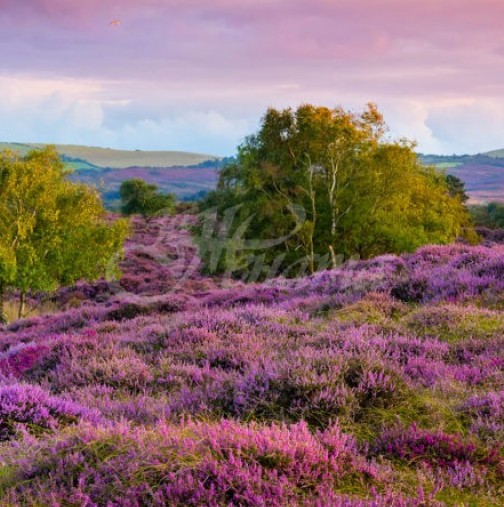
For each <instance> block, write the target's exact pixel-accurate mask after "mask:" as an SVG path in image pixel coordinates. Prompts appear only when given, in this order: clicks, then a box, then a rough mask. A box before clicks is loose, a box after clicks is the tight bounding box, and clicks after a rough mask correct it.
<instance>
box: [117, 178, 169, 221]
mask: <svg viewBox="0 0 504 507" xmlns="http://www.w3.org/2000/svg"><path fill="white" fill-rule="evenodd" d="M119 194H120V196H121V212H122V213H123V214H125V215H133V214H140V215H142V216H143V217H144V218H152V217H155V216H160V215H170V214H172V213H173V212H174V210H175V196H174V195H173V194H163V193H162V192H160V191H159V190H158V188H157V186H156V185H153V184H150V183H147V182H145V181H143V180H140V179H132V180H126V181H123V182H122V183H121V188H120V190H119Z"/></svg>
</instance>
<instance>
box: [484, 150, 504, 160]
mask: <svg viewBox="0 0 504 507" xmlns="http://www.w3.org/2000/svg"><path fill="white" fill-rule="evenodd" d="M484 155H487V156H488V157H492V158H504V148H503V149H502V150H493V151H488V152H487V153H485V154H484Z"/></svg>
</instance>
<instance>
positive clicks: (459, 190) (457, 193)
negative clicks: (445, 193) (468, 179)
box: [446, 174, 469, 202]
mask: <svg viewBox="0 0 504 507" xmlns="http://www.w3.org/2000/svg"><path fill="white" fill-rule="evenodd" d="M446 183H447V185H448V190H449V192H450V195H451V196H452V197H459V198H460V200H461V201H462V202H466V201H468V200H469V196H468V195H467V194H466V189H465V183H464V182H463V181H462V180H461V179H460V178H457V176H453V174H447V175H446Z"/></svg>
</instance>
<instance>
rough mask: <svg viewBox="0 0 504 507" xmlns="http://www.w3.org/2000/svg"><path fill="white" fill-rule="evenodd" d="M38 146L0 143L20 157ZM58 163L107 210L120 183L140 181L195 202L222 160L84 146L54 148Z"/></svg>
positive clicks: (208, 187) (115, 200)
mask: <svg viewBox="0 0 504 507" xmlns="http://www.w3.org/2000/svg"><path fill="white" fill-rule="evenodd" d="M42 146H44V145H42V144H29V143H0V150H2V149H10V150H12V151H17V152H19V153H21V154H22V155H24V154H25V153H27V152H28V151H29V150H31V149H34V148H40V147H42ZM56 148H57V149H58V152H59V153H60V155H61V158H62V160H63V161H64V162H65V163H66V164H67V165H68V166H69V167H70V168H71V169H73V174H72V175H71V178H72V179H73V180H75V181H82V182H85V183H88V184H90V185H94V186H96V187H97V188H98V189H99V190H100V192H101V194H102V196H103V199H104V201H105V204H106V205H107V206H108V207H109V208H113V207H115V206H117V204H118V200H119V187H120V186H121V183H122V182H123V181H124V180H127V179H131V178H141V179H143V180H145V181H148V182H150V183H155V184H156V185H158V187H159V188H160V189H161V190H162V191H163V192H173V193H174V194H176V195H177V197H178V198H179V199H188V200H191V199H195V198H198V197H200V196H202V195H204V194H205V193H207V192H208V191H209V190H212V189H213V188H215V186H216V184H217V174H218V173H217V169H218V168H219V167H220V166H221V165H222V161H223V159H220V158H218V157H216V156H214V155H205V154H200V153H187V152H181V151H127V150H112V149H108V148H93V147H88V146H72V145H57V146H56Z"/></svg>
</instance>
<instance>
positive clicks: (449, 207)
mask: <svg viewBox="0 0 504 507" xmlns="http://www.w3.org/2000/svg"><path fill="white" fill-rule="evenodd" d="M386 130H387V127H386V125H385V123H384V120H383V117H382V115H381V114H380V113H379V111H378V110H377V108H376V106H375V105H373V104H369V105H368V106H367V108H366V109H365V110H364V111H363V112H362V113H361V114H356V113H353V112H349V111H345V110H343V109H342V108H336V109H329V108H326V107H315V106H312V105H303V106H301V107H299V108H298V109H297V110H295V111H293V110H292V109H284V110H276V109H269V110H268V111H267V112H266V114H265V116H264V118H263V120H262V125H261V128H260V129H259V131H258V132H257V133H256V134H254V135H251V136H249V137H248V138H247V139H246V140H245V142H244V143H243V144H242V145H241V146H240V147H239V148H238V157H237V160H236V162H235V163H232V164H229V165H227V166H226V167H224V168H223V169H222V171H221V173H220V178H219V182H218V187H217V190H216V191H215V192H212V193H211V194H209V195H208V196H207V198H206V199H205V200H204V201H203V203H202V208H203V209H207V210H210V209H214V210H215V212H216V214H217V217H218V219H219V220H220V223H221V227H220V231H221V232H220V233H219V234H220V236H221V237H222V226H223V227H224V230H225V231H226V234H227V236H226V237H227V238H228V243H229V245H226V243H225V242H221V247H222V248H224V249H225V247H226V246H229V248H228V253H229V251H231V252H232V254H233V255H235V256H238V257H241V258H242V262H237V261H236V260H235V261H233V264H234V265H242V264H243V261H244V259H245V263H247V260H246V254H247V250H250V245H251V244H254V245H255V246H254V248H256V249H262V251H261V252H260V254H261V256H262V257H261V258H262V261H263V263H264V265H274V264H275V262H278V259H280V258H281V261H280V264H281V266H282V267H283V268H286V267H288V266H291V265H293V264H296V265H300V266H301V265H302V263H303V259H304V262H305V265H306V266H307V267H308V269H309V270H310V271H314V270H316V269H317V268H318V269H320V268H324V267H327V266H328V265H329V264H332V265H335V264H336V261H337V260H339V259H347V258H350V257H352V256H359V257H361V258H367V257H370V256H374V255H378V254H381V253H385V252H387V253H398V252H404V251H413V250H415V249H416V248H418V247H419V246H421V245H424V244H427V243H443V244H444V243H449V242H451V241H453V240H454V239H455V238H456V237H457V236H458V235H459V234H460V233H461V231H462V229H463V227H464V225H465V224H466V223H468V216H467V213H466V211H465V209H464V207H463V205H462V200H463V196H462V194H461V188H460V185H459V184H458V182H457V181H455V180H456V179H453V180H452V179H450V180H447V178H446V177H445V176H444V175H443V174H440V173H439V172H438V171H437V170H435V169H434V168H432V167H425V166H424V165H423V164H422V163H421V162H419V160H418V157H417V155H416V154H415V152H414V151H413V148H414V145H413V144H412V143H410V142H408V141H406V140H400V141H397V142H391V141H388V140H387V139H386V138H385V133H386ZM230 209H234V210H235V212H234V213H233V216H232V218H230V215H229V210H230ZM244 224H246V227H244ZM238 231H240V233H239V234H238ZM200 232H201V231H200ZM251 240H254V241H255V242H254V241H252V242H251ZM237 245H238V246H237ZM248 253H250V252H248ZM252 253H254V254H256V253H257V252H252ZM214 254H215V252H212V253H211V254H210V255H213V256H215V255H214ZM257 258H258V256H257V255H254V256H253V260H252V262H256V261H257ZM204 260H205V261H206V263H207V266H208V265H209V262H208V256H207V257H205V256H204ZM214 264H215V265H216V266H219V269H217V271H219V270H220V271H225V270H226V268H225V267H222V266H220V264H222V262H221V263H220V264H219V263H217V262H214ZM224 264H226V263H225V262H224ZM249 268H250V265H249ZM294 272H295V270H291V272H290V274H291V275H292V274H293V273H294ZM262 275H263V276H264V275H265V272H264V270H263V273H262Z"/></svg>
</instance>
